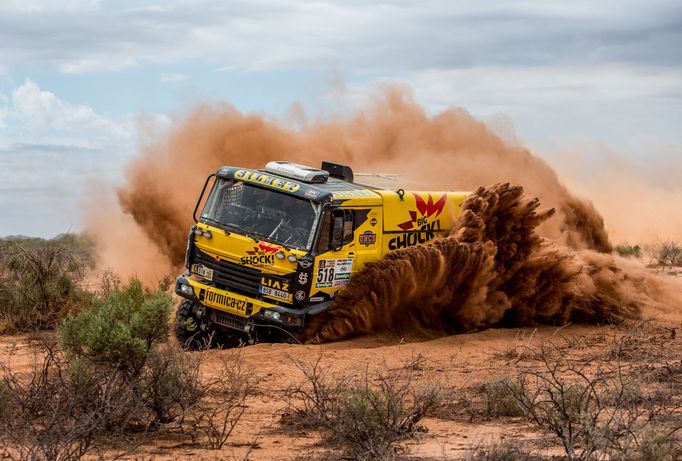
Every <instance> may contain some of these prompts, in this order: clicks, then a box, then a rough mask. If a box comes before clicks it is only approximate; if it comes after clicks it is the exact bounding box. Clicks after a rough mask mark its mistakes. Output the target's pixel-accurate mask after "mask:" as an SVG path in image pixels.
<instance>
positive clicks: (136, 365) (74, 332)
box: [61, 278, 173, 375]
mask: <svg viewBox="0 0 682 461" xmlns="http://www.w3.org/2000/svg"><path fill="white" fill-rule="evenodd" d="M172 306H173V302H172V299H171V297H170V296H169V295H168V294H167V293H164V292H162V291H160V290H157V291H150V290H146V289H145V288H144V287H143V285H142V282H140V281H139V280H138V279H136V278H132V279H131V280H130V282H129V283H128V284H127V286H125V287H122V288H118V289H111V290H110V291H109V292H108V293H107V294H106V296H104V297H102V298H100V297H95V298H94V299H93V302H92V306H91V307H90V308H89V309H86V310H84V311H82V312H80V313H79V314H77V315H69V316H68V317H67V319H66V321H65V322H64V325H63V326H62V330H61V335H62V347H63V348H64V350H65V351H66V352H67V353H69V354H71V355H74V356H77V357H83V358H87V359H88V360H90V361H92V362H94V363H96V364H99V365H105V366H109V367H112V368H116V369H120V370H122V371H125V372H126V373H129V374H132V375H138V374H139V373H140V372H141V371H142V368H143V367H144V365H145V363H146V361H147V358H148V357H149V354H150V353H151V352H152V351H153V349H154V348H155V346H157V345H158V344H159V343H160V342H163V341H165V340H166V339H167V338H168V332H169V327H168V315H169V314H170V311H171V309H172Z"/></svg>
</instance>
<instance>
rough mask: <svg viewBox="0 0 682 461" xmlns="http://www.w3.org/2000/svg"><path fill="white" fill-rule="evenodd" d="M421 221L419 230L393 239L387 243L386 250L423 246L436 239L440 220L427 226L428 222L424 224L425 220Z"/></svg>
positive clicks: (404, 233)
mask: <svg viewBox="0 0 682 461" xmlns="http://www.w3.org/2000/svg"><path fill="white" fill-rule="evenodd" d="M422 219H423V224H422V226H421V227H420V229H419V230H415V231H411V232H403V233H402V234H400V235H398V236H397V237H393V238H392V239H391V240H389V241H388V249H389V250H397V249H399V248H407V247H411V246H415V245H419V244H424V243H427V242H429V241H431V240H433V239H434V238H435V237H436V233H437V232H438V231H440V220H439V219H437V220H435V221H434V222H432V223H430V224H429V223H428V222H425V221H426V218H422Z"/></svg>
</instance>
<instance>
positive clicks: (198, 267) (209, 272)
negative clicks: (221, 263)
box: [192, 264, 213, 280]
mask: <svg viewBox="0 0 682 461" xmlns="http://www.w3.org/2000/svg"><path fill="white" fill-rule="evenodd" d="M192 272H194V273H195V274H197V275H198V276H200V277H203V278H205V279H208V280H213V269H209V268H208V267H206V266H204V265H203V264H193V265H192Z"/></svg>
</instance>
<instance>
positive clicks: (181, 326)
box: [175, 299, 215, 351]
mask: <svg viewBox="0 0 682 461" xmlns="http://www.w3.org/2000/svg"><path fill="white" fill-rule="evenodd" d="M198 307H199V304H198V303H196V302H194V301H190V300H188V299H185V300H183V301H182V302H181V303H180V305H179V306H178V310H177V312H176V315H175V337H176V338H177V339H178V342H179V343H180V346H181V347H182V348H183V349H185V350H188V351H195V350H199V349H208V348H210V347H211V346H212V345H213V343H214V341H215V329H214V328H213V326H212V325H211V324H210V322H208V321H207V320H206V319H205V318H201V319H200V318H198V317H197V315H196V310H197V308H198Z"/></svg>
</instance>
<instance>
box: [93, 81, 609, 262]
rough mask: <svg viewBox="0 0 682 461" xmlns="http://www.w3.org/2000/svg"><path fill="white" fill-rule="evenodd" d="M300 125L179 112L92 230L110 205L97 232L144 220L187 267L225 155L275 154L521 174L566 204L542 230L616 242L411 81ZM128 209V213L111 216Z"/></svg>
mask: <svg viewBox="0 0 682 461" xmlns="http://www.w3.org/2000/svg"><path fill="white" fill-rule="evenodd" d="M298 112H300V109H299V110H298V111H297V113H298ZM296 125H297V128H291V127H287V126H285V124H283V123H280V122H277V121H275V120H272V119H268V118H267V117H264V116H257V115H244V114H242V113H240V112H238V111H237V110H236V109H234V108H233V107H231V106H229V105H226V104H222V105H202V106H199V107H197V108H196V109H194V110H193V111H192V112H191V113H190V114H189V115H188V116H187V117H186V118H184V119H182V120H178V121H176V122H175V125H174V127H173V129H172V130H171V133H170V135H169V136H166V137H163V138H161V139H159V138H157V139H155V140H153V141H150V142H147V143H146V144H145V145H144V146H143V147H142V148H141V154H140V156H139V157H138V158H137V159H136V160H134V161H133V162H132V164H131V165H130V167H129V169H128V172H127V184H126V185H124V186H123V187H121V188H119V189H118V191H117V195H118V203H117V204H115V205H114V206H113V207H109V208H107V207H106V206H103V205H102V204H100V203H98V204H97V206H96V207H95V210H94V212H93V213H91V216H90V219H89V222H90V223H91V227H92V228H94V229H91V231H92V230H94V231H95V232H96V231H97V222H98V220H97V216H99V215H101V214H104V215H107V211H108V217H107V226H106V231H105V232H104V233H97V232H96V233H97V234H98V235H100V237H99V238H98V240H100V241H104V242H105V246H108V247H109V248H115V247H116V246H117V245H116V244H114V243H112V242H111V241H107V239H108V238H109V237H110V236H112V235H117V234H120V233H124V232H125V233H127V232H129V231H130V229H132V227H133V226H137V227H138V228H139V230H141V231H142V233H143V234H144V235H145V239H146V241H150V242H152V243H153V247H149V248H148V251H146V252H145V251H142V250H141V249H139V250H140V251H139V252H138V253H137V255H138V256H139V257H140V258H142V259H147V260H149V259H152V258H154V257H156V255H157V254H158V253H160V254H161V255H163V258H157V259H158V265H159V267H161V266H163V267H162V270H161V272H166V273H170V274H172V273H175V272H177V271H179V270H180V269H181V265H182V260H183V255H184V246H185V242H186V236H187V232H188V230H189V227H190V226H191V224H192V217H191V214H192V210H193V209H194V205H195V201H196V199H197V195H198V193H199V191H200V190H201V186H202V184H203V182H204V180H205V178H206V176H207V175H208V174H209V173H210V172H212V171H215V170H216V169H217V168H219V167H221V166H224V165H237V166H245V167H252V168H262V167H263V165H264V164H265V163H266V162H268V161H270V160H290V161H296V162H299V163H304V164H309V165H319V163H320V161H321V160H332V161H335V162H338V163H345V164H348V165H351V166H352V167H353V169H354V170H355V171H356V172H363V171H366V172H382V173H400V174H402V175H404V176H405V179H406V180H409V181H411V182H412V183H416V184H420V185H422V186H423V188H424V189H425V190H441V189H444V190H473V189H475V188H476V187H478V186H479V185H482V184H492V183H496V182H512V183H515V184H521V185H523V186H524V187H525V188H526V190H527V191H528V192H529V193H530V194H532V195H534V196H538V197H540V198H541V199H542V200H543V203H544V204H546V205H547V206H551V207H554V208H556V210H557V218H555V219H553V220H550V221H546V222H545V223H543V224H542V226H541V228H540V233H541V234H542V235H544V236H546V237H549V238H552V239H560V240H562V241H564V242H566V243H568V244H569V245H571V246H572V247H575V248H592V249H595V250H597V251H602V252H608V251H610V249H611V245H610V243H609V240H608V237H607V234H606V232H605V231H604V227H603V222H602V219H601V216H600V215H599V213H597V212H596V210H595V209H594V207H593V206H592V205H591V204H590V203H589V202H587V201H585V200H582V199H580V198H577V197H575V196H574V195H572V194H571V193H570V192H569V191H568V190H567V189H566V188H565V187H564V186H563V185H562V184H561V183H560V182H559V180H558V178H557V175H556V174H555V173H554V171H553V170H552V169H551V168H550V167H549V166H548V165H547V164H546V163H545V162H544V161H543V160H541V159H540V158H538V157H536V156H533V155H532V154H531V153H530V152H529V151H528V150H526V149H524V148H521V147H516V146H510V145H508V144H507V143H505V142H504V141H503V140H502V139H501V138H500V137H498V136H497V135H495V134H494V133H493V131H491V130H490V129H489V128H488V127H487V126H486V125H485V124H484V123H482V122H479V121H477V120H475V119H474V118H473V117H472V116H470V115H469V114H468V113H467V112H466V111H465V110H463V109H458V108H453V109H449V110H447V111H445V112H442V113H439V114H437V115H435V116H429V115H428V114H427V113H426V112H425V110H424V109H423V108H422V107H421V106H420V105H418V104H417V103H416V102H415V101H414V100H413V99H412V96H411V94H410V92H409V91H408V90H406V89H403V88H396V87H387V88H384V89H382V90H381V91H380V92H379V93H378V94H377V96H376V97H375V98H374V100H373V102H372V104H371V105H370V107H369V108H368V109H367V110H365V111H362V112H360V113H357V114H356V115H354V116H352V117H349V118H341V117H338V118H336V119H334V118H332V119H321V120H316V121H308V120H307V119H306V117H305V116H303V115H302V114H298V116H297V117H296ZM121 212H123V214H124V215H125V216H126V218H124V219H120V220H118V221H117V222H112V219H111V217H110V216H117V217H120V215H121ZM117 225H118V226H120V227H121V229H115V227H116V226H117ZM100 227H101V226H100ZM124 228H125V229H124ZM139 230H138V231H137V232H139ZM107 255H109V256H107ZM101 257H102V264H104V265H108V266H111V267H112V268H113V269H115V270H122V271H124V272H125V271H130V270H131V268H133V269H135V267H134V264H136V258H127V260H126V261H125V262H124V265H123V267H122V266H121V265H120V261H117V260H116V259H118V260H120V259H121V258H120V257H118V256H117V255H116V254H115V252H113V253H112V252H108V253H107V252H105V253H103V254H101ZM112 258H114V259H112ZM136 272H138V274H140V272H141V271H140V270H139V269H136Z"/></svg>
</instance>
